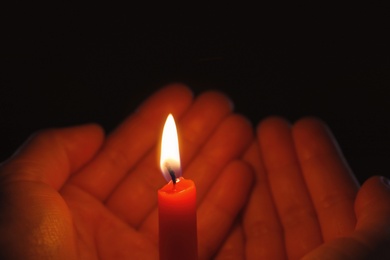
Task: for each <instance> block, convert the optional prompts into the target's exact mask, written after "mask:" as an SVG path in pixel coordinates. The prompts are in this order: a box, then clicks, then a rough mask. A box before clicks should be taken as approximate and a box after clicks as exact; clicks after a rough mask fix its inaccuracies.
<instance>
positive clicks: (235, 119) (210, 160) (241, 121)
mask: <svg viewBox="0 0 390 260" xmlns="http://www.w3.org/2000/svg"><path fill="white" fill-rule="evenodd" d="M252 140H253V133H252V126H251V124H250V122H249V121H248V120H247V119H246V118H244V117H242V116H240V115H237V114H232V115H229V116H228V117H227V118H225V120H224V121H223V122H221V124H220V125H219V127H218V128H217V129H216V130H215V131H214V133H213V134H212V136H211V137H210V138H209V139H208V141H207V142H206V143H205V145H204V146H203V147H202V149H201V150H200V151H199V153H197V155H196V157H195V158H194V159H193V160H192V161H191V163H190V164H189V165H188V167H187V169H185V177H186V178H189V179H192V180H193V181H194V182H195V184H196V192H197V201H198V204H199V203H201V202H202V200H203V198H204V196H205V194H207V193H208V191H209V189H210V187H211V186H212V185H213V184H214V182H215V180H216V179H217V178H219V175H220V173H221V171H222V169H223V168H224V167H225V166H226V164H228V163H229V162H230V161H232V160H235V159H239V158H241V157H242V155H243V153H244V152H245V150H246V149H247V148H248V146H249V145H250V143H251V141H252Z"/></svg>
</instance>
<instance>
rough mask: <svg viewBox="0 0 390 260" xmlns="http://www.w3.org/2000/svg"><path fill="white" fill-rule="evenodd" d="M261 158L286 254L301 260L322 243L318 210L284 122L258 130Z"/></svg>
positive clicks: (276, 120)
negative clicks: (277, 216)
mask: <svg viewBox="0 0 390 260" xmlns="http://www.w3.org/2000/svg"><path fill="white" fill-rule="evenodd" d="M257 134H258V137H259V142H260V148H261V154H262V156H263V159H264V165H265V169H266V171H267V176H268V180H269V183H270V188H271V192H272V197H273V199H274V202H275V205H276V208H277V211H278V215H279V218H280V221H281V223H282V226H283V229H284V237H285V245H286V253H287V255H288V257H289V258H291V259H297V258H300V257H302V256H303V255H304V254H305V253H306V252H308V251H310V250H311V249H313V248H315V247H317V246H318V245H320V244H321V243H322V238H321V230H320V227H319V223H318V221H317V216H316V213H315V210H314V206H313V204H312V202H311V200H310V195H309V192H308V190H307V187H306V184H305V181H304V179H303V176H302V173H301V170H300V165H299V162H298V158H297V156H296V152H295V147H294V143H293V138H292V133H291V127H290V125H289V124H288V123H287V122H286V121H284V120H283V119H280V118H269V119H266V120H264V121H263V122H262V123H261V124H260V125H259V127H258V129H257Z"/></svg>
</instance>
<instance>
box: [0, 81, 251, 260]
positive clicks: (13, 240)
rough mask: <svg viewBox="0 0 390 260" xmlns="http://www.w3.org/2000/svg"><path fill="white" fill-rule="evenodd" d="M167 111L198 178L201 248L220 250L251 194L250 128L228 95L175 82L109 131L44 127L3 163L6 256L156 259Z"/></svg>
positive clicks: (0, 244)
mask: <svg viewBox="0 0 390 260" xmlns="http://www.w3.org/2000/svg"><path fill="white" fill-rule="evenodd" d="M169 113H172V114H173V115H174V117H175V118H176V120H177V124H178V132H179V138H180V140H179V141H180V148H181V161H182V166H183V169H184V170H183V172H184V177H185V178H189V179H192V180H193V181H194V182H195V184H196V187H197V200H198V211H197V214H198V238H199V241H198V243H199V257H200V259H208V258H210V257H211V256H212V255H214V254H215V252H216V251H217V250H218V248H219V247H220V245H221V243H222V242H223V241H224V238H225V236H226V235H227V234H228V232H229V230H230V226H231V225H232V222H233V221H234V219H235V218H236V216H237V214H238V213H239V212H240V210H241V209H242V207H243V206H244V205H245V202H246V200H247V197H248V196H249V193H250V187H251V185H252V177H253V174H252V171H251V169H250V167H249V166H248V164H246V163H245V162H243V161H242V160H239V158H240V157H241V156H242V154H243V152H244V151H245V150H246V149H247V147H248V146H249V145H250V143H251V141H252V140H253V139H252V138H253V134H252V132H253V130H252V127H251V125H250V124H249V123H248V121H247V120H246V119H245V118H244V117H242V116H240V115H237V114H234V113H233V112H232V105H231V102H230V100H229V99H227V98H226V97H225V96H224V95H222V94H220V93H217V92H213V91H209V92H207V93H204V94H201V95H200V96H198V97H196V98H194V97H193V95H192V93H191V91H190V90H189V89H188V88H187V87H185V86H182V85H179V84H173V85H170V86H167V87H165V88H163V89H161V90H159V91H157V92H156V93H155V94H153V95H152V96H151V97H150V98H148V99H147V100H146V101H145V102H144V103H143V104H142V105H141V106H140V107H139V108H138V110H137V111H136V112H134V113H133V114H132V115H130V116H129V117H128V118H126V119H125V121H124V122H123V123H122V124H121V125H119V126H118V128H117V129H115V130H114V131H113V132H112V133H110V134H109V135H107V136H105V135H104V133H103V131H102V129H101V127H99V126H98V125H96V124H88V125H82V126H76V127H70V128H62V129H49V130H44V131H41V132H39V133H37V134H35V135H33V136H32V137H31V138H30V139H29V140H28V141H27V142H26V143H25V144H24V145H23V147H22V148H20V149H19V151H18V152H17V153H16V154H15V155H13V156H12V157H11V158H10V159H9V160H8V161H6V162H5V163H3V164H2V166H1V170H0V212H1V214H0V233H1V237H0V258H1V259H158V218H157V216H158V212H157V190H158V189H159V188H161V187H162V186H163V185H164V184H165V180H164V178H163V177H162V175H161V173H160V170H159V168H158V165H159V164H158V159H157V158H158V153H159V152H158V144H157V143H158V140H159V138H160V136H161V131H162V126H163V123H164V121H165V119H166V116H167V115H168V114H169ZM232 186H236V187H237V188H236V189H231V187H232ZM178 221H179V220H178ZM210 230H213V232H210Z"/></svg>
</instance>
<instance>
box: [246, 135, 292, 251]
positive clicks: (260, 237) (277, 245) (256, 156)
mask: <svg viewBox="0 0 390 260" xmlns="http://www.w3.org/2000/svg"><path fill="white" fill-rule="evenodd" d="M244 160H245V161H246V162H248V163H249V164H250V165H251V167H252V169H253V170H254V172H255V185H254V187H253V189H252V192H251V195H250V198H249V200H248V202H247V205H246V207H245V210H244V214H243V227H244V234H245V242H246V257H247V259H285V258H286V255H285V254H286V252H285V248H284V235H283V229H282V227H281V224H280V222H279V217H278V213H277V212H276V208H275V205H274V202H273V199H272V195H271V191H270V188H269V185H268V179H267V174H266V172H265V169H264V165H263V162H262V160H261V155H260V151H259V148H258V145H257V142H256V141H255V142H253V144H252V145H251V146H250V148H249V149H248V150H247V152H246V153H245V155H244Z"/></svg>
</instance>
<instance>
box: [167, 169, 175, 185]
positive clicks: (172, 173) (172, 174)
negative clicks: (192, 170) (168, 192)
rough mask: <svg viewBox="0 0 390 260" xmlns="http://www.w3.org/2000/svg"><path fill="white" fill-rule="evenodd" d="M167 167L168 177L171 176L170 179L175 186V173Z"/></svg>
mask: <svg viewBox="0 0 390 260" xmlns="http://www.w3.org/2000/svg"><path fill="white" fill-rule="evenodd" d="M166 167H167V170H168V172H169V175H170V176H171V179H172V182H173V185H175V184H176V175H175V172H174V171H173V170H172V168H171V167H169V166H168V165H167V166H166Z"/></svg>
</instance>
